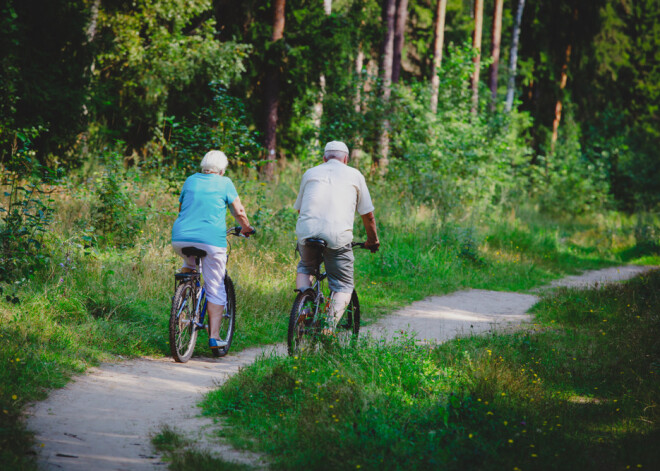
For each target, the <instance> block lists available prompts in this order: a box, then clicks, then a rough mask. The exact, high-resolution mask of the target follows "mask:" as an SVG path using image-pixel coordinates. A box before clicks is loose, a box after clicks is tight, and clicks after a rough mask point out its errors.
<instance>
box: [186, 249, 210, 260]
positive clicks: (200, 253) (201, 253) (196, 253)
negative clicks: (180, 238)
mask: <svg viewBox="0 0 660 471" xmlns="http://www.w3.org/2000/svg"><path fill="white" fill-rule="evenodd" d="M181 253H183V255H187V256H188V257H199V258H202V257H206V251H205V250H202V249H198V248H197V247H184V248H182V249H181Z"/></svg>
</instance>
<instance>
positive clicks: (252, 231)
mask: <svg viewBox="0 0 660 471" xmlns="http://www.w3.org/2000/svg"><path fill="white" fill-rule="evenodd" d="M242 230H243V228H242V227H241V226H236V227H235V228H234V231H233V232H234V235H240V234H241V231H242ZM256 233H257V230H256V229H255V228H254V227H253V228H252V230H251V231H250V232H248V235H254V234H256Z"/></svg>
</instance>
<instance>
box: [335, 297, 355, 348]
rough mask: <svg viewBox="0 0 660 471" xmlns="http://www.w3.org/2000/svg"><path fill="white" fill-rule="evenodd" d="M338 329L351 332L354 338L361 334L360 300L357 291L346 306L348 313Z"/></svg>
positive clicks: (346, 312) (345, 313)
mask: <svg viewBox="0 0 660 471" xmlns="http://www.w3.org/2000/svg"><path fill="white" fill-rule="evenodd" d="M337 328H338V330H341V331H346V332H351V333H352V334H353V337H354V338H355V337H357V336H358V334H359V333H360V300H359V299H358V294H357V291H355V290H353V293H352V294H351V300H350V302H349V303H348V306H346V311H344V315H343V316H342V318H341V320H340V321H339V325H338V326H337Z"/></svg>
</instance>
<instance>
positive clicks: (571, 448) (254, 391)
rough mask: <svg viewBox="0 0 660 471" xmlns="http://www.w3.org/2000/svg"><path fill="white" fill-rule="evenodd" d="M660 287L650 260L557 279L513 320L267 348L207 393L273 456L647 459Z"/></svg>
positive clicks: (288, 460) (653, 428)
mask: <svg viewBox="0 0 660 471" xmlns="http://www.w3.org/2000/svg"><path fill="white" fill-rule="evenodd" d="M658 293H660V273H659V272H655V273H653V274H651V275H647V276H644V277H640V278H638V279H635V280H633V281H631V282H628V283H626V284H624V285H621V286H611V287H606V288H601V289H596V290H591V291H579V290H560V291H559V292H558V293H557V294H553V295H549V296H547V297H546V298H544V300H543V302H542V303H541V304H539V305H538V307H537V308H536V314H537V323H536V324H533V325H532V326H530V328H529V329H526V330H523V331H519V332H515V333H511V334H499V335H487V336H481V337H467V338H460V339H456V340H454V341H450V342H447V343H445V344H443V345H440V346H438V347H436V348H429V347H426V346H419V345H416V344H415V343H414V342H413V341H411V340H406V339H403V340H400V341H396V342H394V343H383V342H376V341H373V340H366V339H363V340H362V341H361V343H360V345H359V347H358V348H335V349H330V350H327V351H325V352H321V353H320V354H318V355H313V356H304V357H294V358H277V357H267V358H263V359H261V360H259V361H258V362H257V363H256V364H254V365H252V366H250V367H248V368H246V369H245V370H243V371H242V372H241V373H239V374H238V375H237V376H235V377H233V378H231V379H230V380H229V381H228V382H227V383H226V384H225V385H224V386H223V387H222V388H221V389H220V390H219V391H216V392H213V393H211V394H209V395H208V398H207V400H206V402H205V404H204V407H205V408H206V410H207V413H209V414H211V415H216V414H220V415H223V416H225V417H227V418H228V420H229V424H230V428H228V429H226V430H225V434H226V435H227V436H228V438H229V440H231V441H232V443H234V444H236V445H237V446H241V444H244V443H246V442H249V439H248V438H246V437H258V439H257V440H256V441H253V442H251V443H252V446H254V447H256V449H258V450H260V451H262V452H265V453H269V454H270V455H271V457H272V460H273V465H274V468H275V469H301V468H305V469H321V470H322V469H336V468H338V467H339V468H342V469H355V468H357V467H358V466H359V467H360V468H361V469H403V468H405V469H429V468H442V469H479V470H481V469H493V470H499V469H516V468H518V469H562V470H564V469H574V470H588V469H593V470H601V469H626V468H627V467H630V468H633V469H637V468H638V467H642V468H645V469H649V468H652V467H653V466H654V463H658V462H659V459H660V451H659V450H658V447H657V446H655V445H654V443H656V442H657V440H658V438H660V425H659V422H658V421H659V420H660V412H659V411H658V402H659V401H660V369H659V368H658V365H660V350H658V342H657V338H658V335H659V334H660V330H659V328H660V327H659V326H660V322H659V321H660V318H659V317H658V316H659V314H658V312H660V309H659V308H660V295H659V294H658ZM273 431H275V433H272V432H273ZM292 443H295V446H291V444H292Z"/></svg>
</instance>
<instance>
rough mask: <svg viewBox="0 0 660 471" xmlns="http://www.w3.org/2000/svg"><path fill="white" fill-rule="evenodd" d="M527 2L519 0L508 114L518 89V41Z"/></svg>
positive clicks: (513, 39)
mask: <svg viewBox="0 0 660 471" xmlns="http://www.w3.org/2000/svg"><path fill="white" fill-rule="evenodd" d="M524 8H525V0H518V10H517V11H516V21H515V23H514V24H513V38H511V54H510V55H509V84H508V85H507V89H506V102H505V104H504V110H505V111H506V112H507V113H508V112H510V111H511V108H513V93H514V91H515V89H516V68H517V67H518V41H519V40H520V25H521V24H522V15H523V9H524Z"/></svg>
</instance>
